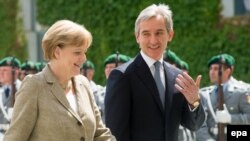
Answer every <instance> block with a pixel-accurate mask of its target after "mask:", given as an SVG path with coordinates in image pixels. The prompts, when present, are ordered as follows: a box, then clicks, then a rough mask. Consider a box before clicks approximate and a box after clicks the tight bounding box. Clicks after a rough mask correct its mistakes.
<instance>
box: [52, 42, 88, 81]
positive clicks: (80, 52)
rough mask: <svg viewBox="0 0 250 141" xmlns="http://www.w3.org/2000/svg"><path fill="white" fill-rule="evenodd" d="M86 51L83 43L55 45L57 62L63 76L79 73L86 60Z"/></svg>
mask: <svg viewBox="0 0 250 141" xmlns="http://www.w3.org/2000/svg"><path fill="white" fill-rule="evenodd" d="M86 52H87V48H86V47H85V46H84V45H82V46H79V47H78V46H74V45H70V46H66V47H64V48H59V47H57V49H56V51H55V54H56V58H57V60H58V61H57V62H58V65H59V66H61V69H62V70H61V71H63V72H64V73H65V76H69V77H73V76H75V75H78V74H80V69H81V66H82V64H83V63H84V62H85V61H86Z"/></svg>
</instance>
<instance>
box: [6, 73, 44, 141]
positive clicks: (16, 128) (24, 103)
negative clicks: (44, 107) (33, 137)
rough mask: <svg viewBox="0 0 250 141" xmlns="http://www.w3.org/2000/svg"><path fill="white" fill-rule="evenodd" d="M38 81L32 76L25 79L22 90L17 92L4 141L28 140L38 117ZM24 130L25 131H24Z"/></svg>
mask: <svg viewBox="0 0 250 141" xmlns="http://www.w3.org/2000/svg"><path fill="white" fill-rule="evenodd" d="M39 88H40V87H39V85H38V81H36V80H35V79H32V77H29V76H28V77H26V79H24V80H23V82H22V85H21V87H20V90H19V91H18V92H17V94H16V101H15V105H14V111H13V115H12V119H11V124H10V128H9V129H8V130H7V132H6V134H5V137H4V141H27V140H29V137H30V134H31V132H32V130H33V127H34V125H35V123H36V119H37V114H38V113H37V112H38V110H37V97H38V92H39V91H40V90H39ZM22 131H23V132H22Z"/></svg>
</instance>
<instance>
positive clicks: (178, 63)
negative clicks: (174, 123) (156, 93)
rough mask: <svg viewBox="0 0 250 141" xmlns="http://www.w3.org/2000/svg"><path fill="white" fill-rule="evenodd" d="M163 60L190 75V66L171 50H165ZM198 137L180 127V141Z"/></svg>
mask: <svg viewBox="0 0 250 141" xmlns="http://www.w3.org/2000/svg"><path fill="white" fill-rule="evenodd" d="M163 59H164V60H165V61H167V62H169V63H170V64H172V65H173V66H174V67H177V68H179V69H181V70H182V71H186V72H187V73H188V70H189V65H188V63H187V62H185V61H183V60H182V59H181V58H180V57H179V56H178V55H177V54H176V53H175V52H173V51H172V50H170V49H167V50H165V52H164V56H163ZM195 140H196V136H195V132H193V131H191V130H189V129H187V128H185V127H183V126H182V125H180V126H179V131H178V141H195Z"/></svg>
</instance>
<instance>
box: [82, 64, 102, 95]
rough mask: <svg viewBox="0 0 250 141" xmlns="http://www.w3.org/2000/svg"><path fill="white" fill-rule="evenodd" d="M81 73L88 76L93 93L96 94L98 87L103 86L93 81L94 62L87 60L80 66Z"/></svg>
mask: <svg viewBox="0 0 250 141" xmlns="http://www.w3.org/2000/svg"><path fill="white" fill-rule="evenodd" d="M81 74H82V75H84V76H85V77H87V78H88V80H89V82H90V87H91V89H92V91H93V93H94V95H96V93H97V91H98V90H99V89H102V88H103V87H102V86H101V85H97V84H96V83H95V82H94V81H93V77H94V74H95V66H94V63H93V62H91V61H90V60H87V61H86V62H85V63H84V64H83V65H82V68H81Z"/></svg>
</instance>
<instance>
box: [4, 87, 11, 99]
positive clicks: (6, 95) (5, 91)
mask: <svg viewBox="0 0 250 141" xmlns="http://www.w3.org/2000/svg"><path fill="white" fill-rule="evenodd" d="M4 93H5V97H6V99H7V98H8V97H9V95H10V88H8V87H7V88H5V89H4Z"/></svg>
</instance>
